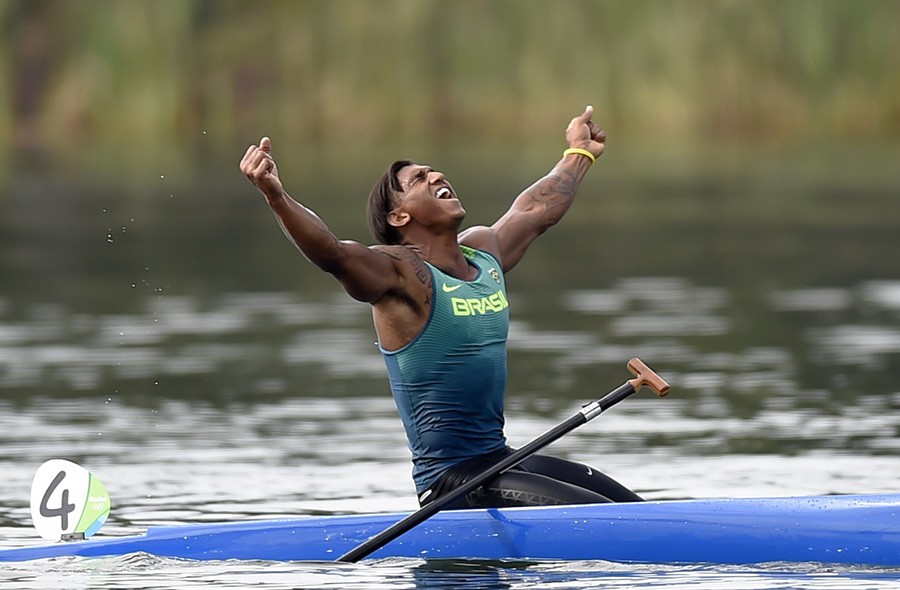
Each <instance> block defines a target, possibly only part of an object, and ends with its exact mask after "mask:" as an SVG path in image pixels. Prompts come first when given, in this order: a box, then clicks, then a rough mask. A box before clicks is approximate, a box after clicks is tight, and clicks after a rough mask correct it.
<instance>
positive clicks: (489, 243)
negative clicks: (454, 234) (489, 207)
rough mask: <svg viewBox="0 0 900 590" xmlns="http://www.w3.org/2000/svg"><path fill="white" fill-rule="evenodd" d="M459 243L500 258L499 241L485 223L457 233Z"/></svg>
mask: <svg viewBox="0 0 900 590" xmlns="http://www.w3.org/2000/svg"><path fill="white" fill-rule="evenodd" d="M458 241H459V244H460V245H461V246H466V247H468V248H473V249H475V250H483V251H485V252H487V253H489V254H491V255H492V256H493V257H494V258H496V259H498V260H499V259H500V242H499V241H498V240H497V234H495V233H494V230H492V229H491V228H489V227H487V226H485V225H476V226H473V227H470V228H468V229H466V230H464V231H462V232H461V233H460V234H459V237H458Z"/></svg>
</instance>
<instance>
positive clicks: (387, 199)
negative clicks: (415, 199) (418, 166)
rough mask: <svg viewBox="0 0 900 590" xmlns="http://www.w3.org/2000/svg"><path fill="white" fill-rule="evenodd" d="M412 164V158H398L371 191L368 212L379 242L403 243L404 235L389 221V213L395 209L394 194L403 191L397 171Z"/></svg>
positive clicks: (370, 229) (388, 243)
mask: <svg viewBox="0 0 900 590" xmlns="http://www.w3.org/2000/svg"><path fill="white" fill-rule="evenodd" d="M410 165H412V161H411V160H397V161H396V162H394V163H393V164H391V165H390V166H389V167H388V169H387V170H386V171H385V172H384V174H382V175H381V178H379V179H378V182H377V183H375V187H374V188H373V189H372V192H371V193H369V204H368V208H367V213H368V215H369V231H370V232H372V237H373V238H375V239H376V240H378V243H379V244H386V245H395V244H402V243H403V236H401V235H400V232H399V231H398V230H397V228H396V227H394V226H393V225H391V224H390V223H388V221H387V216H388V213H390V212H391V211H393V210H394V195H395V194H397V193H402V192H403V187H402V186H400V181H399V180H397V173H398V172H400V170H401V169H403V168H405V167H407V166H410Z"/></svg>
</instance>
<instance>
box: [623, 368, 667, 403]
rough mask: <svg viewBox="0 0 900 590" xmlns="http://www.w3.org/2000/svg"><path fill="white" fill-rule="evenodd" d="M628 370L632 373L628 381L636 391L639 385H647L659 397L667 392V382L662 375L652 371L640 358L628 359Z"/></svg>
mask: <svg viewBox="0 0 900 590" xmlns="http://www.w3.org/2000/svg"><path fill="white" fill-rule="evenodd" d="M628 370H629V371H631V373H632V374H633V375H634V377H635V378H634V379H631V380H630V381H629V382H628V383H630V384H631V386H632V387H634V390H635V391H638V390H639V389H640V388H641V387H643V386H645V385H646V386H647V387H649V388H650V389H652V390H653V391H654V393H656V395H658V396H659V397H665V396H666V395H668V394H669V384H668V383H666V382H665V381H663V379H662V377H660V376H659V375H657V374H656V373H654V372H653V369H651V368H650V367H648V366H647V365H645V364H644V362H643V361H642V360H641V359H631V360H630V361H628Z"/></svg>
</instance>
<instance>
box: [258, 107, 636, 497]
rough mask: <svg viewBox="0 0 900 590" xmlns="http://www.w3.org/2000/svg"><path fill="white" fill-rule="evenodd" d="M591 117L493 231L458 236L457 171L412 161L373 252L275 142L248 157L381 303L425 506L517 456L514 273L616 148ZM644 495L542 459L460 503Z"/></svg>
mask: <svg viewBox="0 0 900 590" xmlns="http://www.w3.org/2000/svg"><path fill="white" fill-rule="evenodd" d="M592 115H593V108H592V107H590V106H589V107H587V109H585V111H584V113H583V114H581V115H580V116H578V117H575V118H574V119H572V122H571V123H570V124H569V126H568V128H567V129H566V140H567V142H568V144H569V149H567V150H565V151H564V152H563V158H562V159H561V160H560V161H559V163H557V164H556V166H555V167H554V168H553V169H552V170H551V171H550V173H549V174H548V175H547V176H545V177H544V178H542V179H540V180H539V181H537V182H536V183H535V184H534V185H532V186H531V187H530V188H528V189H526V190H525V191H524V192H523V193H522V194H521V195H519V196H518V197H517V198H516V200H515V201H514V202H513V204H512V207H511V208H510V209H509V211H507V212H506V213H505V214H504V215H503V216H502V217H501V218H500V219H499V220H498V221H497V222H496V223H494V224H493V225H492V226H490V227H486V226H475V227H471V228H469V229H466V230H465V231H463V232H462V233H458V232H459V228H460V226H461V224H462V221H463V219H464V218H465V215H466V212H465V209H463V206H462V204H461V203H460V201H459V198H458V197H457V195H456V193H455V191H454V190H453V187H452V186H451V185H450V183H449V182H447V180H446V179H445V178H444V175H443V174H442V173H440V172H438V171H436V170H434V169H432V168H430V167H428V166H423V165H420V164H416V163H413V162H411V161H408V160H401V161H397V162H395V163H393V164H392V165H391V166H390V167H389V168H388V170H387V171H386V172H385V174H384V175H383V176H382V178H381V179H380V180H379V181H378V183H377V184H376V185H375V188H374V189H373V190H372V193H371V195H370V196H369V205H368V213H369V227H370V229H371V231H372V233H373V235H374V236H375V238H376V239H377V240H378V241H379V242H380V244H379V245H375V246H371V247H366V246H363V245H361V244H359V243H357V242H353V241H346V240H339V239H338V238H337V237H335V236H334V234H332V233H331V232H330V231H329V230H328V228H327V227H326V225H325V224H324V223H323V222H322V220H321V219H319V217H317V216H316V215H315V214H314V213H313V212H312V211H310V210H309V209H307V208H306V207H304V206H303V205H301V204H300V203H298V202H297V201H295V200H294V199H292V198H291V197H290V196H289V195H288V194H287V193H286V192H285V191H284V187H283V186H282V183H281V181H280V180H279V177H278V170H277V168H276V166H275V161H274V160H273V158H272V144H271V141H270V140H269V138H268V137H264V138H263V139H262V140H261V141H260V144H259V146H255V145H253V146H250V148H249V149H248V150H247V153H246V154H245V155H244V158H243V160H242V161H241V171H242V172H243V173H244V174H245V175H246V176H247V178H249V179H250V182H252V183H253V185H254V186H256V187H257V188H258V189H259V190H260V191H261V192H262V193H263V194H264V195H265V197H266V200H267V201H268V203H269V206H270V207H271V209H272V211H273V212H274V213H275V216H276V218H277V219H278V222H279V224H280V225H281V228H282V229H283V230H284V233H285V234H286V235H287V237H288V238H289V239H290V240H291V241H292V242H293V243H294V244H295V245H296V246H297V248H299V249H300V251H301V252H302V253H303V254H304V255H305V256H306V258H307V259H308V260H309V261H310V262H312V263H313V264H315V265H316V266H318V267H319V268H321V269H322V270H324V271H326V272H328V273H331V274H332V275H334V277H335V278H336V279H337V280H338V281H339V282H340V283H341V285H342V286H343V287H344V289H345V290H346V291H347V293H348V294H349V295H350V296H351V297H353V298H354V299H357V300H359V301H364V302H366V303H369V304H370V305H371V306H372V315H373V319H374V323H375V331H376V333H377V335H378V343H379V346H380V348H381V351H382V353H383V355H384V358H385V363H386V365H387V368H388V376H389V378H390V383H391V391H392V393H393V395H394V398H395V401H396V403H397V408H398V410H399V411H400V416H401V418H402V420H403V424H404V427H405V428H406V434H407V437H408V439H409V447H410V450H411V451H412V455H413V479H414V480H415V484H416V490H417V493H418V497H419V502H420V504H423V505H424V504H426V503H428V502H430V501H432V500H434V499H435V498H437V497H438V496H440V495H441V494H442V493H445V492H447V491H449V490H451V489H453V488H454V487H456V486H457V485H459V484H460V483H462V482H464V481H465V480H466V479H467V478H469V477H473V476H474V475H476V474H478V473H479V472H480V471H481V470H482V469H483V468H485V467H487V466H489V465H491V464H493V463H495V462H497V461H499V460H500V459H502V458H503V457H504V456H506V455H507V454H509V453H510V452H511V450H510V449H509V447H508V446H507V444H506V438H505V436H504V434H503V425H504V418H503V397H504V393H505V388H506V377H507V369H506V339H507V332H508V328H509V309H508V307H509V302H508V300H507V298H506V283H505V278H504V275H505V273H507V272H509V271H510V270H512V268H513V267H515V266H516V264H518V262H519V261H520V260H521V259H522V256H523V255H524V254H525V251H526V250H527V249H528V247H529V246H530V245H531V243H532V242H533V241H534V240H535V238H537V237H538V236H539V235H541V234H542V233H544V231H546V230H547V229H548V228H549V227H550V226H552V225H554V224H555V223H556V222H558V221H559V220H560V219H561V218H562V217H563V215H564V214H565V213H566V211H568V209H569V207H570V206H571V204H572V201H573V200H574V198H575V192H576V189H577V188H578V185H579V183H580V181H581V179H582V178H583V177H584V174H585V173H586V172H587V170H588V169H589V168H590V166H591V165H592V164H593V163H594V160H595V159H596V158H597V157H599V156H600V155H601V154H602V153H603V149H604V146H605V142H606V134H605V133H604V132H603V131H602V130H601V129H600V128H599V127H598V126H597V125H595V124H594V123H593V122H592V121H591V116H592ZM640 499H641V498H640V497H639V496H637V495H636V494H634V493H633V492H632V491H630V490H628V489H627V488H625V487H623V486H622V485H620V484H619V483H617V482H615V481H613V480H612V479H610V478H609V477H607V476H605V475H603V474H602V473H599V472H598V471H596V470H593V469H591V468H589V467H587V466H585V465H581V464H578V463H573V462H570V461H565V460H562V459H558V458H554V457H548V456H542V455H534V456H532V457H530V458H528V459H526V460H525V461H524V462H522V463H521V464H519V466H518V467H516V468H514V469H512V470H509V471H507V472H506V473H504V474H501V475H500V476H498V477H496V478H494V479H493V480H492V481H491V482H489V483H488V484H486V485H485V486H482V488H479V489H478V490H475V491H474V492H472V493H470V494H469V495H468V496H466V497H465V498H463V499H462V500H459V501H457V502H456V504H455V505H454V507H456V508H462V507H489V506H522V505H544V504H579V503H591V502H609V501H614V502H621V501H638V500H640Z"/></svg>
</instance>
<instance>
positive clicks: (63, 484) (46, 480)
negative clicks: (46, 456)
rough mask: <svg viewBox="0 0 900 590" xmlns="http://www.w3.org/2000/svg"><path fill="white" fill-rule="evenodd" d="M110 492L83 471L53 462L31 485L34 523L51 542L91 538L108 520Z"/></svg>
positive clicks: (70, 465)
mask: <svg viewBox="0 0 900 590" xmlns="http://www.w3.org/2000/svg"><path fill="white" fill-rule="evenodd" d="M109 509H110V501H109V492H107V491H106V486H104V485H103V482H101V481H100V480H99V479H97V477H96V476H95V475H94V474H93V473H91V472H89V471H88V470H87V469H85V468H84V467H82V466H80V465H77V464H75V463H72V462H71V461H66V460H64V459H50V460H49V461H46V462H45V463H44V464H43V465H41V466H40V467H38V470H37V473H35V474H34V480H33V481H32V482H31V519H32V521H33V522H34V528H36V529H37V532H38V534H40V535H41V537H43V538H44V539H47V540H48V541H60V540H63V541H74V540H80V539H87V538H88V537H90V536H92V535H93V534H94V533H96V532H97V531H98V530H100V527H102V526H103V523H105V522H106V518H107V517H108V516H109Z"/></svg>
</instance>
